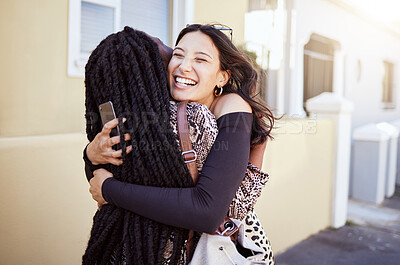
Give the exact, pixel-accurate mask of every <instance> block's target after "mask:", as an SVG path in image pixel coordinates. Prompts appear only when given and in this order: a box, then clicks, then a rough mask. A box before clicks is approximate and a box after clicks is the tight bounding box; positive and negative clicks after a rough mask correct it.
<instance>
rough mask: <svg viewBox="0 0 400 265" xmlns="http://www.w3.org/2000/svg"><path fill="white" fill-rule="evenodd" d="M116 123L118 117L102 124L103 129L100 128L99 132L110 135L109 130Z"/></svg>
mask: <svg viewBox="0 0 400 265" xmlns="http://www.w3.org/2000/svg"><path fill="white" fill-rule="evenodd" d="M117 125H118V118H115V119H113V120H111V121H109V122H107V123H106V124H104V126H103V130H101V132H102V133H103V134H106V135H110V133H111V130H112V129H113V128H115V127H116V126H117Z"/></svg>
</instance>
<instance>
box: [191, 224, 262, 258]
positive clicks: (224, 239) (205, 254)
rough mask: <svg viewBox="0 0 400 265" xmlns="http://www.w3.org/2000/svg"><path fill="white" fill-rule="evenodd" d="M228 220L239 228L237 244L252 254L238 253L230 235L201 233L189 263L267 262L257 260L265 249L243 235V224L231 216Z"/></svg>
mask: <svg viewBox="0 0 400 265" xmlns="http://www.w3.org/2000/svg"><path fill="white" fill-rule="evenodd" d="M230 220H232V221H233V222H234V223H235V225H236V226H237V228H238V229H239V234H238V238H237V245H240V248H242V249H245V250H246V252H250V253H251V254H252V255H251V256H248V257H244V256H243V255H242V254H241V253H239V251H238V248H237V246H236V245H235V244H234V243H233V242H232V240H231V237H230V236H226V235H210V234H206V233H203V234H202V235H201V237H200V241H199V243H198V244H197V246H196V249H195V251H194V254H193V258H192V260H191V262H190V263H189V265H217V264H218V265H225V264H226V265H235V264H236V265H250V264H268V262H266V261H258V260H257V259H260V258H262V257H263V256H264V254H265V251H264V250H263V249H261V248H260V247H258V246H256V245H255V244H254V243H253V242H252V241H251V240H250V239H249V238H247V237H246V236H245V232H244V224H243V223H242V222H241V221H239V220H236V219H232V218H231V219H230Z"/></svg>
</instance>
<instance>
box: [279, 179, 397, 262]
mask: <svg viewBox="0 0 400 265" xmlns="http://www.w3.org/2000/svg"><path fill="white" fill-rule="evenodd" d="M348 220H349V221H348V225H346V226H344V227H342V228H340V229H336V230H335V229H326V230H324V231H322V232H320V233H318V234H316V235H313V236H311V237H309V238H307V239H306V240H304V241H302V242H300V243H298V244H296V245H295V246H293V247H292V248H290V249H288V250H286V251H285V252H283V253H281V254H280V255H277V256H276V264H277V265H370V264H371V265H377V264H379V265H381V264H382V265H400V187H399V186H398V187H396V193H395V195H394V196H393V197H391V198H390V199H386V200H385V201H384V202H383V203H382V204H381V205H379V206H376V205H372V204H367V203H362V202H358V201H354V200H350V201H349V210H348Z"/></svg>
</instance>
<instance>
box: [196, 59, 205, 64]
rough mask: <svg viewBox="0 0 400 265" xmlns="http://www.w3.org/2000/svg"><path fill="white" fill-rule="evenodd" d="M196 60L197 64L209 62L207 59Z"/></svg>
mask: <svg viewBox="0 0 400 265" xmlns="http://www.w3.org/2000/svg"><path fill="white" fill-rule="evenodd" d="M195 60H196V61H197V62H200V63H203V62H207V60H206V59H203V58H196V59H195Z"/></svg>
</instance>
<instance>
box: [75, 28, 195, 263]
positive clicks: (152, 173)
mask: <svg viewBox="0 0 400 265" xmlns="http://www.w3.org/2000/svg"><path fill="white" fill-rule="evenodd" d="M167 84H168V82H167V79H166V70H165V66H164V64H163V61H162V57H161V55H160V53H159V51H158V47H157V44H156V43H155V42H154V41H153V40H151V39H150V38H149V37H148V36H147V35H146V34H144V33H143V32H140V31H136V30H134V29H132V28H129V27H125V28H124V30H123V31H120V32H118V33H115V34H111V35H110V36H108V37H107V38H106V39H104V40H103V41H102V42H101V43H100V44H99V45H98V46H97V48H96V49H95V50H94V51H93V52H92V54H91V56H90V58H89V61H88V63H87V65H86V73H85V85H86V102H85V105H86V113H85V116H86V133H87V137H88V139H89V141H92V140H93V139H94V137H95V136H96V134H98V133H99V132H100V131H101V129H102V124H101V120H100V116H99V115H100V114H99V110H98V106H99V105H100V104H102V103H104V102H107V101H112V102H113V105H114V109H115V112H116V115H117V116H118V117H119V121H120V123H119V124H120V125H118V126H119V128H120V132H121V135H120V137H121V146H122V149H123V150H124V149H125V147H126V146H127V143H126V142H125V141H124V140H123V134H124V133H129V134H130V135H131V138H132V140H131V144H132V146H133V151H132V152H131V153H130V154H128V155H127V154H126V152H125V151H123V153H122V158H123V161H124V163H123V165H122V166H119V167H118V166H113V165H106V169H107V170H109V171H110V172H111V173H113V175H114V177H115V178H116V179H118V180H121V181H124V182H129V183H135V184H141V185H152V186H162V187H189V186H192V185H193V181H192V178H191V176H190V174H189V172H188V170H187V168H186V167H185V165H184V163H183V159H182V156H181V153H180V150H179V147H178V144H177V139H176V137H177V136H176V135H175V134H174V133H173V131H172V128H171V126H170V123H169V116H170V111H169V93H168V88H167ZM122 117H125V118H126V122H124V123H122ZM186 238H187V230H185V229H181V228H176V227H172V226H168V225H164V224H161V223H158V222H155V221H153V220H150V219H147V218H144V217H142V216H139V215H137V214H135V213H133V212H129V211H127V210H124V209H121V208H117V207H115V206H113V205H109V204H106V205H104V206H102V207H101V209H100V210H99V211H97V212H96V214H95V216H94V217H93V227H92V230H91V235H90V239H89V242H88V246H87V249H86V251H85V254H84V255H83V258H82V261H83V264H85V265H86V264H96V265H101V264H163V263H165V264H179V263H181V262H182V250H183V248H184V242H185V239H186ZM167 247H172V249H168V251H167ZM166 253H167V254H168V255H167V254H166ZM171 253H172V254H171Z"/></svg>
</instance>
